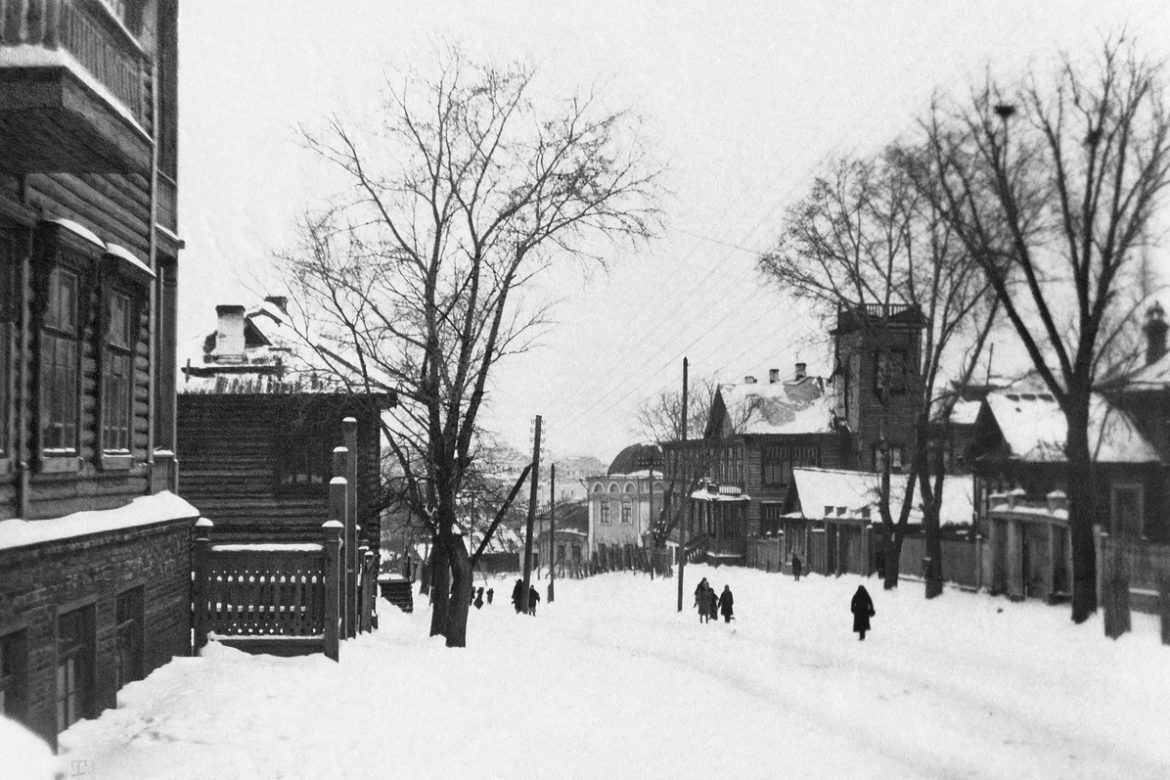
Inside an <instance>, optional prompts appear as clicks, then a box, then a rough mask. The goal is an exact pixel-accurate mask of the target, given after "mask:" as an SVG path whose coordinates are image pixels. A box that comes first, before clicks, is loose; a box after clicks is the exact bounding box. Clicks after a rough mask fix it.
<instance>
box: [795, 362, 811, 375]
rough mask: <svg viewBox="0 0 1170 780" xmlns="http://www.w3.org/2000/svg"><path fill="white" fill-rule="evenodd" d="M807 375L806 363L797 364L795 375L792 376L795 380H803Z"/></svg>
mask: <svg viewBox="0 0 1170 780" xmlns="http://www.w3.org/2000/svg"><path fill="white" fill-rule="evenodd" d="M807 375H808V363H797V364H796V374H794V375H793V378H795V379H804V378H805V376H807Z"/></svg>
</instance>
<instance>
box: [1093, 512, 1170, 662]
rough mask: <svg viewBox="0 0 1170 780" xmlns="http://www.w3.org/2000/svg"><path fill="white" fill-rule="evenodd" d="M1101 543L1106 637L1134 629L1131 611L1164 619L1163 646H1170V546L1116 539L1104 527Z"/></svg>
mask: <svg viewBox="0 0 1170 780" xmlns="http://www.w3.org/2000/svg"><path fill="white" fill-rule="evenodd" d="M1094 537H1095V540H1096V543H1097V551H1096V552H1097V601H1098V603H1099V604H1100V605H1101V608H1102V610H1103V611H1104V623H1105V634H1106V636H1109V637H1113V638H1114V639H1116V638H1117V637H1119V636H1121V635H1122V634H1124V633H1126V632H1127V631H1129V630H1130V627H1131V626H1130V610H1131V609H1136V610H1137V611H1139V612H1152V613H1156V614H1158V615H1159V616H1160V617H1161V623H1162V643H1163V644H1170V544H1156V543H1154V542H1147V541H1144V540H1130V539H1125V538H1116V539H1115V538H1112V537H1110V535H1109V534H1107V533H1105V532H1104V531H1103V530H1102V529H1101V527H1100V526H1096V527H1095V529H1094Z"/></svg>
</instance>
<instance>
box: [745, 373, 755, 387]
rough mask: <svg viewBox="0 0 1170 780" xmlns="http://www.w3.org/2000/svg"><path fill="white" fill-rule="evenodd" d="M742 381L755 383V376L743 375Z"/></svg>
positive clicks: (749, 383)
mask: <svg viewBox="0 0 1170 780" xmlns="http://www.w3.org/2000/svg"><path fill="white" fill-rule="evenodd" d="M743 383H744V384H745V385H754V384H755V383H756V378H755V377H754V376H751V375H748V376H745V377H744V378H743Z"/></svg>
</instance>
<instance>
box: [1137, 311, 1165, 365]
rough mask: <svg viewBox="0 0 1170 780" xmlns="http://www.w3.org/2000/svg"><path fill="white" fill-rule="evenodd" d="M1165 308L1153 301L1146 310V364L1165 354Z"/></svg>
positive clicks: (1154, 361)
mask: <svg viewBox="0 0 1170 780" xmlns="http://www.w3.org/2000/svg"><path fill="white" fill-rule="evenodd" d="M1167 327H1168V326H1167V325H1166V310H1165V309H1163V308H1162V304H1160V303H1158V302H1157V301H1154V305H1153V306H1151V307H1150V308H1149V310H1148V311H1147V312H1146V324H1145V325H1144V326H1143V328H1142V329H1143V330H1145V332H1146V365H1147V366H1148V365H1150V364H1151V363H1156V362H1157V361H1159V360H1161V359H1162V356H1163V355H1165V354H1166V329H1167Z"/></svg>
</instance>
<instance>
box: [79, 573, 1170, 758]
mask: <svg viewBox="0 0 1170 780" xmlns="http://www.w3.org/2000/svg"><path fill="white" fill-rule="evenodd" d="M702 576H706V577H708V578H709V580H710V582H711V584H712V585H714V586H715V588H716V590H721V589H722V587H723V585H724V584H729V585H730V586H731V588H732V590H733V591H734V593H735V597H736V602H735V603H736V620H735V621H734V622H733V623H731V624H725V623H723V622H719V623H711V624H709V625H702V624H700V623H699V620H698V618H697V616H696V614H695V611H694V609H693V608H691V607H690V601H691V598H692V596H691V593H692V591H693V590H694V587H695V585H696V584H697V582H698V580H699V578H700V577H702ZM859 582H861V580H860V579H859V578H856V577H842V578H840V579H827V578H824V577H820V576H813V577H811V578H807V579H803V580H801V581H800V582H794V581H793V580H792V579H791V578H790V577H783V576H780V575H776V574H764V573H762V572H758V571H754V570H747V569H739V568H730V569H729V568H721V569H712V568H709V567H705V566H692V567H688V569H687V582H686V589H687V597H686V605H687V609H685V610H684V611H683V612H682V614H678V613H677V612H676V611H675V594H676V590H675V588H676V585H675V582H674V581H673V580H672V581H669V582H663V581H662V580H655V581H651V580H650V579H649V578H647V577H645V576H644V575H631V574H628V573H624V574H607V575H602V576H599V577H595V578H593V579H590V580H584V581H558V582H557V586H556V601H555V602H554V603H553V604H548V603H547V597H546V596H545V587H544V583H542V585H541V594H542V596H545V598H542V601H541V603H540V606H539V609H538V614H537V616H536V617H535V618H529V617H526V616H518V615H516V614H515V613H514V612H513V610H512V608H511V605H510V604H508V593H509V592H510V590H511V583H512V580H511V579H502V580H496V581H493V582H492V584H493V585H494V587H495V591H496V599H495V603H494V604H492V605H490V606H487V605H485V606H484V608H483V609H482V610H478V611H477V610H474V609H473V610H472V614H471V617H470V627H469V632H468V636H469V645H470V647H468V648H467V649H465V650H448V649H446V648H445V647H443V644H442V640H441V638H436V639H429V638H427V636H426V633H427V631H426V629H427V625H428V621H429V614H430V613H429V609H427V608H426V605H425V602H424V603H423V604H421V605H419V607H418V608H417V609H416V612H415V613H414V614H413V615H405V614H403V613H401V612H399V611H398V610H396V609H394V608H393V607H391V606H390V605H388V604H386V603H382V604H380V606H379V612H380V616H381V618H380V619H381V624H382V627H381V629H380V631H378V632H376V633H375V634H373V635H367V636H364V637H362V638H360V639H358V640H353V641H349V642H346V643H344V644H343V645H342V649H341V663H340V664H334V663H332V662H330V661H328V660H326V659H325V658H323V657H309V658H297V659H277V658H270V657H253V656H247V655H245V654H242V653H239V652H236V651H233V650H228V649H224V648H220V647H212V648H210V649H209V650H208V652H207V653H206V654H205V656H204V657H203V658H198V659H189V658H187V659H178V660H176V661H175V662H173V663H171V664H169V665H167V666H165V667H163V668H162V669H160V670H158V671H157V672H155V673H154V674H152V675H151V676H150V677H149V678H147V679H146V680H144V681H141V682H138V683H133V684H131V685H129V686H127V687H126V688H124V689H123V690H122V691H121V692H120V693H119V708H118V709H117V710H109V711H107V712H105V713H104V714H103V715H102V716H101V717H100V718H99V719H97V720H91V721H82V722H81V723H78V724H77V725H75V726H74V727H73V728H71V729H70V730H69V731H67V732H66V733H65V734H63V735H62V737H61V745H62V749H61V756H60V759H61V761H62V762H63V764H64V765H65V767H66V768H67V769H69V768H70V767H72V770H73V771H74V772H75V773H76V772H79V771H80V772H87V773H88V775H86V774H81V775H79V776H83V777H84V776H90V777H93V778H95V779H97V780H112V779H114V778H137V777H141V778H161V777H167V778H170V777H174V778H204V777H206V778H212V777H214V778H220V779H222V778H256V777H260V778H302V777H303V778H325V777H346V778H362V777H371V778H374V777H412V778H418V777H424V778H429V777H491V778H519V777H534V776H545V777H558V778H559V777H582V778H584V777H599V776H605V775H609V776H612V777H639V778H667V777H670V778H680V777H681V778H688V777H694V778H710V777H718V776H723V777H759V778H764V777H787V776H801V777H897V778H907V777H923V778H938V777H1119V778H1121V777H1124V778H1138V777H1149V778H1154V777H1165V776H1167V775H1170V741H1168V740H1167V739H1166V734H1167V727H1168V726H1170V671H1168V670H1170V647H1163V646H1162V645H1161V644H1159V641H1158V636H1157V622H1156V620H1155V619H1154V618H1152V617H1150V616H1146V615H1137V614H1135V615H1134V629H1135V630H1134V632H1133V633H1131V634H1128V635H1126V636H1124V637H1122V638H1121V639H1120V640H1119V641H1116V642H1114V641H1112V640H1109V639H1106V638H1105V637H1104V636H1103V633H1102V630H1101V624H1100V616H1099V615H1098V616H1097V617H1096V618H1094V619H1093V620H1092V621H1090V624H1089V625H1086V626H1079V627H1078V626H1074V625H1073V624H1072V623H1071V621H1070V620H1069V612H1068V609H1067V608H1066V607H1046V606H1043V605H1041V604H1036V603H1022V604H1013V603H1011V602H1009V601H1007V600H1006V599H1002V598H991V597H988V596H986V595H982V594H978V595H973V594H967V593H962V592H959V591H948V592H947V593H946V594H945V595H944V596H943V597H942V598H940V599H936V600H934V601H931V602H927V601H925V600H924V599H923V597H922V588H921V586H920V585H917V584H914V583H903V585H902V587H901V589H900V590H899V591H896V592H893V593H887V592H884V591H882V590H881V585H880V583H879V582H877V581H876V580H873V579H870V580H868V581H865V584H866V587H867V588H868V589H869V591H870V594H871V595H872V596H873V599H874V602H875V606H876V611H877V614H876V616H875V617H874V619H873V631H872V633H870V634H869V635H867V637H866V640H865V641H864V642H859V641H858V640H857V636H856V635H855V634H852V633H851V632H850V629H851V616H850V614H849V599H850V596H851V595H852V594H853V591H854V590H855V589H856V587H857V585H858V584H859Z"/></svg>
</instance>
